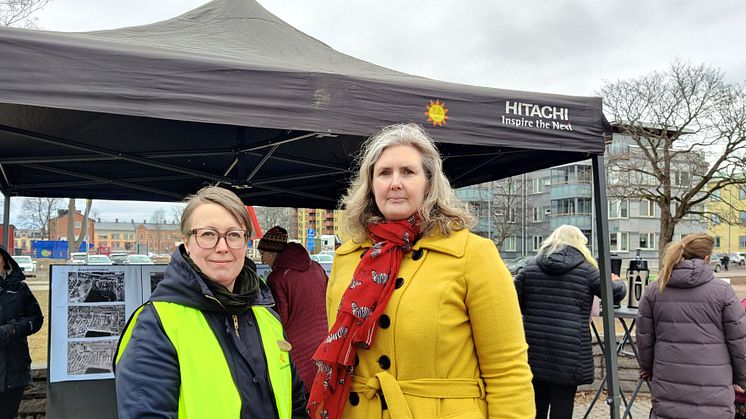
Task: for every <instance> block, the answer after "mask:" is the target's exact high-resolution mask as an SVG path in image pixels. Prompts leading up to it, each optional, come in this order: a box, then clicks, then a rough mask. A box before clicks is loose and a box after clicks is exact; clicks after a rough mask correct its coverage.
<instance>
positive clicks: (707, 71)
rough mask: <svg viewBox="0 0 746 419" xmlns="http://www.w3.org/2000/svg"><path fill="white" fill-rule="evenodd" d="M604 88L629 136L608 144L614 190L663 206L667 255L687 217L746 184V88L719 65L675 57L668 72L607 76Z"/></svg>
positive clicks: (608, 108)
mask: <svg viewBox="0 0 746 419" xmlns="http://www.w3.org/2000/svg"><path fill="white" fill-rule="evenodd" d="M600 94H601V95H602V96H603V97H604V103H605V105H604V107H605V110H606V112H607V113H608V115H609V116H610V117H611V119H612V120H613V121H614V122H615V128H616V130H617V132H618V133H619V134H621V136H622V138H624V139H627V140H628V141H629V144H626V145H625V144H621V145H622V147H615V146H614V145H612V147H611V149H610V152H609V161H608V171H609V189H610V193H609V195H610V196H612V197H613V196H616V197H625V198H630V199H640V200H649V201H652V202H654V203H655V204H656V205H657V206H658V208H659V209H660V214H661V217H660V235H659V242H658V245H659V247H658V248H659V249H660V250H659V252H660V254H662V252H663V249H664V247H665V245H666V244H668V243H669V242H671V241H672V239H673V234H674V228H675V227H676V225H677V224H678V223H679V222H680V221H681V220H682V219H683V218H684V217H686V216H691V215H702V216H706V215H707V214H706V212H705V210H704V204H705V202H706V201H707V200H708V199H709V198H710V196H711V195H712V194H713V193H719V192H718V191H720V190H721V189H723V188H724V187H726V186H728V185H733V184H744V183H746V179H745V178H744V176H743V157H744V147H745V146H746V108H745V105H746V97H745V96H744V90H743V87H742V86H741V85H738V84H732V83H728V82H726V81H725V79H724V76H723V74H722V73H721V72H720V70H718V69H715V68H712V67H709V66H706V65H704V64H702V65H698V66H697V65H692V64H690V63H687V62H684V61H681V60H676V61H674V62H673V63H672V64H671V66H670V67H669V69H668V70H666V71H664V72H652V73H650V74H648V75H645V76H642V77H639V78H635V79H629V80H620V81H616V82H606V83H605V85H604V86H603V87H602V89H601V92H600ZM615 142H616V139H615ZM708 185H709V186H708Z"/></svg>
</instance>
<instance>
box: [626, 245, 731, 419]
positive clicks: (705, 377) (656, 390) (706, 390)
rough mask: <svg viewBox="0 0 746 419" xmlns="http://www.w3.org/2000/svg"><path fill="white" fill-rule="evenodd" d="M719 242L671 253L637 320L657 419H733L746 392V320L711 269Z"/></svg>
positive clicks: (643, 375)
mask: <svg viewBox="0 0 746 419" xmlns="http://www.w3.org/2000/svg"><path fill="white" fill-rule="evenodd" d="M713 242H714V240H713V238H712V237H710V236H709V235H707V234H705V233H696V234H689V235H687V236H686V237H684V238H683V239H682V240H681V242H675V243H670V244H669V245H668V247H667V248H666V250H665V252H664V255H663V261H662V262H661V269H660V272H659V273H658V281H657V282H656V283H652V284H650V285H649V286H648V288H647V289H646V290H645V294H644V295H643V298H642V300H640V310H639V313H638V317H637V348H638V350H639V353H640V377H641V378H644V379H650V378H652V382H651V389H652V402H653V403H652V404H653V408H652V410H651V412H650V417H651V418H708V419H719V418H723V419H725V418H728V419H730V418H733V416H734V415H735V413H736V412H735V406H734V396H735V395H734V390H735V391H736V392H738V393H743V389H744V388H745V387H746V312H744V308H743V306H741V303H740V302H739V301H738V297H736V293H735V292H734V291H733V288H732V287H731V286H730V284H728V283H727V282H725V281H721V280H719V279H716V278H715V275H714V274H713V273H712V270H711V269H710V254H711V253H712V247H713Z"/></svg>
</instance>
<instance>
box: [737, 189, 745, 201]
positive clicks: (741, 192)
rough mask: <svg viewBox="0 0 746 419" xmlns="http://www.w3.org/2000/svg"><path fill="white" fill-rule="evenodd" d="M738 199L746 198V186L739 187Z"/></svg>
mask: <svg viewBox="0 0 746 419" xmlns="http://www.w3.org/2000/svg"><path fill="white" fill-rule="evenodd" d="M738 199H746V188H744V187H743V186H741V187H739V188H738Z"/></svg>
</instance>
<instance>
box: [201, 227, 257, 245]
mask: <svg viewBox="0 0 746 419" xmlns="http://www.w3.org/2000/svg"><path fill="white" fill-rule="evenodd" d="M189 233H190V234H191V235H192V236H194V238H195V239H196V240H197V246H199V247H201V248H202V249H208V250H209V249H212V248H214V247H215V246H217V245H218V241H220V239H225V243H226V244H227V245H228V247H230V248H231V249H240V248H242V247H244V246H245V245H246V243H247V242H248V241H249V235H248V231H246V230H228V231H226V232H225V233H218V232H217V231H215V230H214V229H212V228H194V229H192V230H191V231H190V232H189Z"/></svg>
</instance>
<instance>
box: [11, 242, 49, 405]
mask: <svg viewBox="0 0 746 419" xmlns="http://www.w3.org/2000/svg"><path fill="white" fill-rule="evenodd" d="M25 279H26V277H25V276H24V275H23V272H21V268H20V267H19V266H18V263H16V261H15V260H13V258H12V257H11V256H10V255H9V254H8V252H6V251H5V249H3V248H2V247H0V419H11V418H15V417H16V414H17V413H18V407H19V406H20V404H21V399H22V397H23V391H24V390H25V389H26V387H28V385H29V384H31V357H30V356H29V349H28V339H27V338H26V337H27V336H29V335H31V334H34V333H36V332H38V331H39V329H41V325H42V323H43V322H44V317H43V316H42V314H41V309H40V308H39V303H38V302H37V301H36V298H34V294H32V293H31V290H30V289H29V287H28V285H26V283H25V282H24V280H25Z"/></svg>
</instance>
